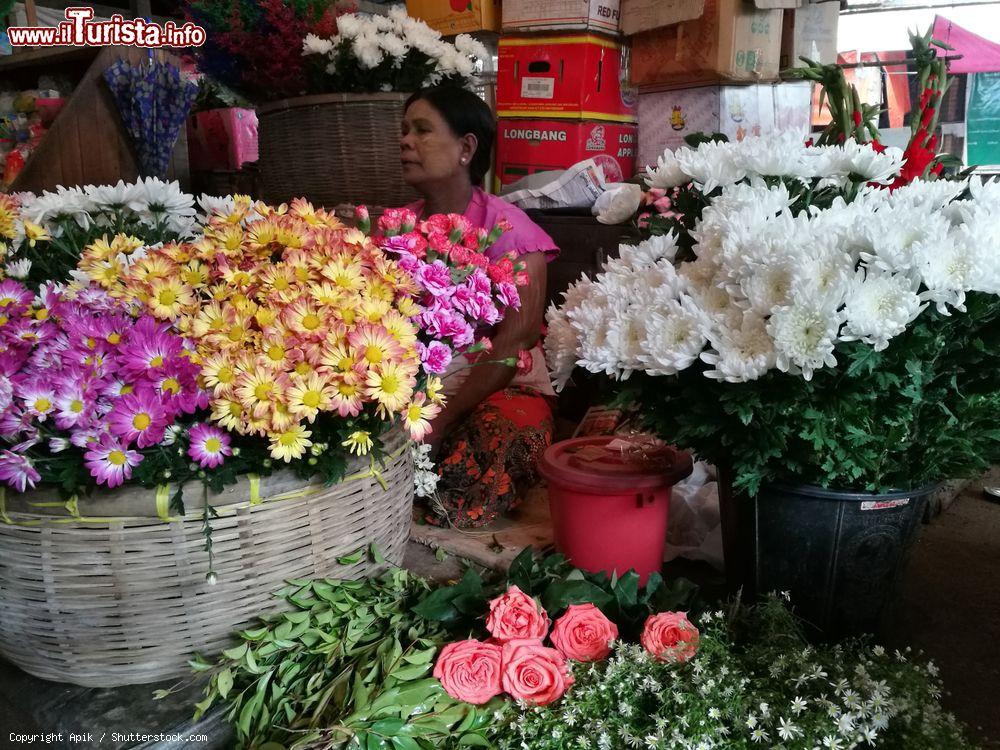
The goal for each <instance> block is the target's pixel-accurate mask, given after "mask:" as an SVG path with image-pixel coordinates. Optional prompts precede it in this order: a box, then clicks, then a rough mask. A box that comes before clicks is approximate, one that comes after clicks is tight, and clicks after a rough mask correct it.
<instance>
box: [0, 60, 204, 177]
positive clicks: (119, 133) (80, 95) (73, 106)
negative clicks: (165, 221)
mask: <svg viewBox="0 0 1000 750" xmlns="http://www.w3.org/2000/svg"><path fill="white" fill-rule="evenodd" d="M81 49H82V50H85V51H86V54H83V53H81ZM41 51H43V50H33V51H29V52H23V53H20V55H19V56H23V57H27V56H28V55H32V53H33V52H41ZM44 52H45V53H46V55H38V56H35V57H33V58H32V59H31V60H30V61H29V60H25V61H24V62H23V65H24V66H27V65H33V66H37V67H39V68H43V67H45V66H47V65H59V64H62V63H66V62H73V61H74V60H76V59H79V60H82V61H84V62H85V63H86V65H87V69H86V71H85V72H84V73H83V77H82V79H81V80H80V83H79V84H78V85H77V87H76V88H75V89H74V90H73V93H72V94H71V95H70V96H69V98H68V100H67V102H66V106H64V107H63V109H62V111H61V112H60V113H59V115H58V116H57V117H56V119H55V121H54V122H53V123H52V127H51V128H49V130H48V132H47V133H46V134H45V135H44V137H43V138H42V140H41V142H40V143H39V144H38V147H37V148H36V149H35V150H34V151H33V152H32V153H31V155H30V156H29V157H28V160H27V162H26V163H25V165H24V169H22V170H21V173H20V174H19V175H18V176H17V178H16V179H15V180H14V182H13V184H12V185H11V186H10V191H11V192H18V191H21V190H29V191H31V192H33V193H41V192H42V191H44V190H54V189H55V188H56V187H57V186H59V185H64V186H66V187H73V186H79V185H113V184H115V183H117V182H118V181H119V180H125V181H126V182H129V181H132V180H135V179H136V178H137V177H138V176H139V169H138V165H137V163H136V158H135V154H134V152H133V149H132V146H131V142H130V140H129V136H128V134H127V133H126V132H125V128H124V126H123V125H122V121H121V115H120V114H119V112H118V107H117V106H116V105H115V102H114V100H113V98H112V96H111V92H110V91H108V88H107V85H106V84H105V83H104V80H103V73H104V71H105V70H107V69H108V67H109V66H111V65H112V63H114V62H115V61H116V60H118V59H119V58H124V59H126V60H128V61H130V62H131V63H133V64H134V63H139V62H142V61H143V60H145V59H146V58H147V57H148V52H147V50H145V49H139V48H136V47H83V48H67V49H64V50H44ZM60 53H62V54H60ZM74 53H75V54H76V57H73V54H74ZM154 54H155V56H156V57H158V58H160V59H168V60H171V61H173V62H175V63H176V60H175V59H174V58H172V57H171V56H169V55H168V54H167V53H166V52H164V51H162V50H158V51H156V52H155V53H154ZM18 62H19V63H20V61H18ZM6 70H7V68H2V67H0V72H3V71H6ZM167 177H168V179H176V180H179V181H180V182H181V185H182V186H183V187H186V186H187V183H188V181H189V173H188V160H187V131H186V129H185V128H183V127H182V128H181V132H180V137H179V138H178V139H177V144H176V145H175V147H174V154H173V158H172V160H171V163H170V167H169V169H168V172H167Z"/></svg>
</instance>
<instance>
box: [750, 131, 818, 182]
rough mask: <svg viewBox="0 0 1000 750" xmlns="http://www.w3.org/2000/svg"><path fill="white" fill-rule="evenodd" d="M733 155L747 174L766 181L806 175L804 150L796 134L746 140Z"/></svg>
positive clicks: (800, 139)
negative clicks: (759, 176)
mask: <svg viewBox="0 0 1000 750" xmlns="http://www.w3.org/2000/svg"><path fill="white" fill-rule="evenodd" d="M736 151H737V153H738V155H739V158H740V159H741V160H742V163H743V166H744V168H745V169H746V171H747V172H748V173H755V174H758V175H761V176H769V177H799V176H806V175H807V173H808V168H807V166H806V163H805V148H804V146H803V143H802V138H801V137H800V136H799V135H798V134H797V133H782V134H778V135H775V136H771V137H768V138H746V139H745V140H743V141H741V142H740V144H739V146H737V147H736ZM809 176H811V175H809Z"/></svg>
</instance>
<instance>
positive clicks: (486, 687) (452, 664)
mask: <svg viewBox="0 0 1000 750" xmlns="http://www.w3.org/2000/svg"><path fill="white" fill-rule="evenodd" d="M500 656H501V651H500V647H499V646H495V645H492V644H490V643H482V642H481V641H472V640H469V641H458V642H457V643H449V644H448V645H447V646H445V647H444V648H443V649H441V653H440V654H439V655H438V659H437V664H435V665H434V676H435V677H436V678H437V679H438V680H439V681H440V682H441V686H442V687H443V688H444V689H445V692H446V693H448V695H450V696H451V697H452V698H454V699H455V700H459V701H465V702H466V703H473V704H475V705H477V706H479V705H482V704H483V703H486V702H488V701H489V700H490V699H491V698H493V697H494V696H497V695H500V692H501V688H500V663H501V662H500Z"/></svg>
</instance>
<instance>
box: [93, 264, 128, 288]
mask: <svg viewBox="0 0 1000 750" xmlns="http://www.w3.org/2000/svg"><path fill="white" fill-rule="evenodd" d="M124 274H125V266H124V265H122V263H121V262H120V261H119V260H118V259H117V258H112V259H111V260H104V261H101V262H99V263H95V264H94V265H92V266H90V267H89V268H88V269H87V275H88V276H89V277H90V278H92V279H93V280H94V281H96V282H97V283H98V284H100V285H101V286H102V287H104V288H105V289H110V288H112V287H116V286H118V285H119V283H120V282H121V278H122V276H124Z"/></svg>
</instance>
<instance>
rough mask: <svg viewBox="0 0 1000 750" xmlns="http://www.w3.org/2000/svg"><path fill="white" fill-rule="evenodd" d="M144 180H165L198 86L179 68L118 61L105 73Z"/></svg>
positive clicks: (161, 63) (156, 61)
mask: <svg viewBox="0 0 1000 750" xmlns="http://www.w3.org/2000/svg"><path fill="white" fill-rule="evenodd" d="M104 80H105V81H106V82H107V84H108V88H109V89H111V94H112V96H113V97H114V100H115V103H116V104H117V105H118V111H119V113H120V114H121V118H122V123H124V125H125V129H126V131H128V134H129V137H130V138H131V139H132V145H133V146H134V148H135V152H136V156H137V157H138V162H139V173H140V175H141V176H143V177H160V178H163V177H166V173H167V165H168V164H170V156H171V154H173V151H174V145H175V144H176V143H177V136H178V135H179V134H180V131H181V128H182V127H184V123H185V122H186V120H187V116H188V113H189V112H190V111H191V107H192V105H193V104H194V100H195V97H196V96H197V95H198V85H197V84H196V83H195V82H194V81H190V80H187V79H185V78H182V77H181V72H180V70H179V69H178V68H177V66H176V65H171V64H170V63H167V62H161V61H159V60H155V59H152V58H150V59H148V60H144V61H143V62H141V63H137V64H136V63H130V62H128V61H126V60H119V61H118V62H116V63H113V64H112V65H111V67H109V68H108V69H107V70H105V71H104Z"/></svg>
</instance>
